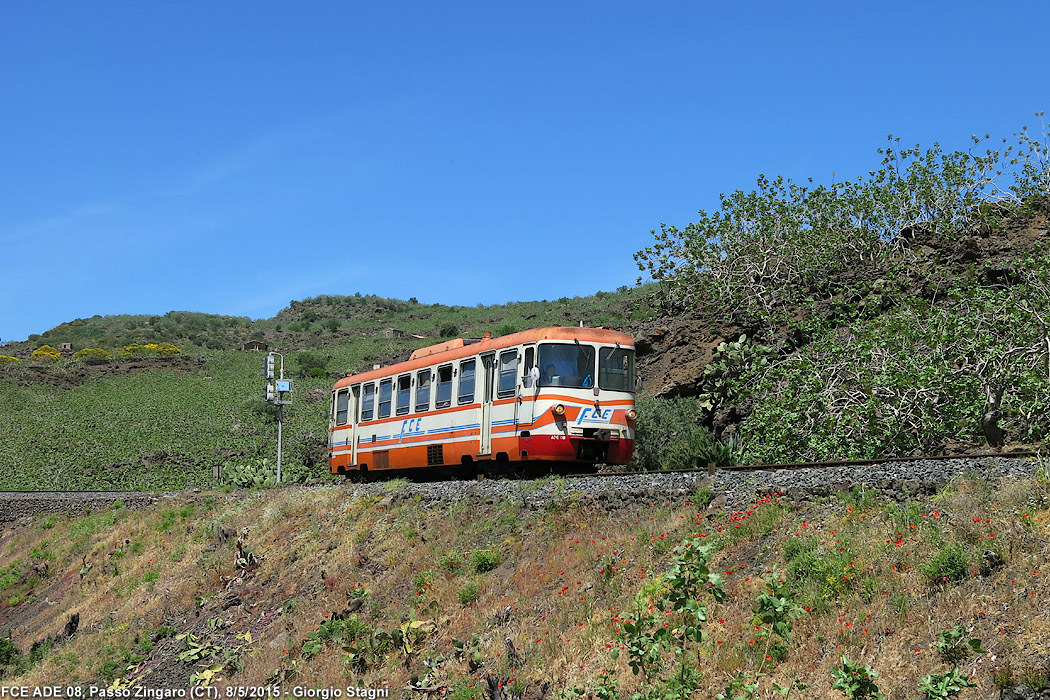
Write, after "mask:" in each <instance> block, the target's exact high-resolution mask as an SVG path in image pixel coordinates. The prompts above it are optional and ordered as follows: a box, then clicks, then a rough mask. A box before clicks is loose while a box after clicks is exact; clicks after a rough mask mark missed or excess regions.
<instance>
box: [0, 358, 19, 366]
mask: <svg viewBox="0 0 1050 700" xmlns="http://www.w3.org/2000/svg"><path fill="white" fill-rule="evenodd" d="M16 362H21V360H19V359H18V358H17V357H11V356H10V355H0V367H3V366H4V365H7V364H14V363H16Z"/></svg>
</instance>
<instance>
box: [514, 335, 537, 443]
mask: <svg viewBox="0 0 1050 700" xmlns="http://www.w3.org/2000/svg"><path fill="white" fill-rule="evenodd" d="M535 367H536V346H535V345H526V346H525V362H524V367H522V371H523V372H522V376H521V386H522V389H523V391H522V394H524V395H525V396H529V395H531V400H529V401H525V402H522V405H521V412H520V414H515V418H517V419H518V422H520V423H521V424H522V425H532V423H533V422H534V421H535V420H536V399H538V398H539V395H540V386H539V384H538V383H537V382H536V378H535V377H534V376H533V374H534V373H533V371H532V370H533V369H534V368H535ZM525 404H528V406H527V407H526V406H525Z"/></svg>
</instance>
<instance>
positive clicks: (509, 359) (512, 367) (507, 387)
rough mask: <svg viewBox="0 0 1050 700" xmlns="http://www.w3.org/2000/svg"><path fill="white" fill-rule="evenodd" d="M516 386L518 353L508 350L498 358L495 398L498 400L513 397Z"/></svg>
mask: <svg viewBox="0 0 1050 700" xmlns="http://www.w3.org/2000/svg"><path fill="white" fill-rule="evenodd" d="M517 385H518V351H517V350H509V351H507V352H504V353H500V356H499V380H498V382H497V383H496V397H497V398H500V399H504V398H507V397H508V396H514V390H515V388H516V387H517Z"/></svg>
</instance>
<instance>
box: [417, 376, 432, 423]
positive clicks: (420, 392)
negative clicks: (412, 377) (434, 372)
mask: <svg viewBox="0 0 1050 700" xmlns="http://www.w3.org/2000/svg"><path fill="white" fill-rule="evenodd" d="M429 410H430V370H429V369H421V370H419V372H418V373H417V374H416V413H422V412H423V411H429Z"/></svg>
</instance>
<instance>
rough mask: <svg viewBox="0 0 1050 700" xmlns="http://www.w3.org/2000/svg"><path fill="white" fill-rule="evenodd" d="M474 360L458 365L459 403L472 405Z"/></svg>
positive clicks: (464, 361)
mask: <svg viewBox="0 0 1050 700" xmlns="http://www.w3.org/2000/svg"><path fill="white" fill-rule="evenodd" d="M476 364H477V363H476V361H475V360H463V361H462V362H460V363H459V403H460V404H465V403H474V368H475V366H476Z"/></svg>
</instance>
